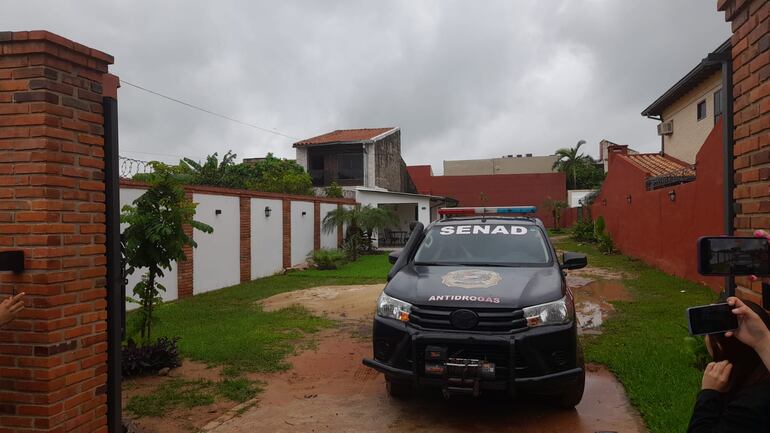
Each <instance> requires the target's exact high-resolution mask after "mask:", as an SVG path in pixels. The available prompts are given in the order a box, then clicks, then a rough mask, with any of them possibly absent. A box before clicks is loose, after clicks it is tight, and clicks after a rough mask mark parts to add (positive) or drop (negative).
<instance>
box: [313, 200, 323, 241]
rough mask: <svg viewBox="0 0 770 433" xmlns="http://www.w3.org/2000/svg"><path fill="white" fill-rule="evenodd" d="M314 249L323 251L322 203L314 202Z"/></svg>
mask: <svg viewBox="0 0 770 433" xmlns="http://www.w3.org/2000/svg"><path fill="white" fill-rule="evenodd" d="M313 249H314V250H320V249H321V202H320V201H314V202H313Z"/></svg>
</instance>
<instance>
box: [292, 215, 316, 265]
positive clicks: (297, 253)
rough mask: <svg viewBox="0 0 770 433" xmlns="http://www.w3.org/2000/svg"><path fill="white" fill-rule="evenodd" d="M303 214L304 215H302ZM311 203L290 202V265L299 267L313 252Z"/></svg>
mask: <svg viewBox="0 0 770 433" xmlns="http://www.w3.org/2000/svg"><path fill="white" fill-rule="evenodd" d="M302 212H305V215H302ZM313 226H314V222H313V203H312V202H308V201H292V202H291V265H292V266H296V265H301V264H302V263H305V262H306V261H307V256H308V254H310V253H311V252H312V251H313V231H314V227H313Z"/></svg>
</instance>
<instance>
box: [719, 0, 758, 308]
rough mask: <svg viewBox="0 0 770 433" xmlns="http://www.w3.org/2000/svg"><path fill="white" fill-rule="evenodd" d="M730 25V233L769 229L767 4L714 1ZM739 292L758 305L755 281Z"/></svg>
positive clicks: (753, 0)
mask: <svg viewBox="0 0 770 433" xmlns="http://www.w3.org/2000/svg"><path fill="white" fill-rule="evenodd" d="M717 7H718V9H719V10H721V11H724V12H725V18H726V20H727V21H730V22H731V25H732V31H733V35H732V38H731V43H732V74H733V93H732V97H733V122H734V129H733V140H734V143H735V145H734V147H733V152H734V156H735V159H734V161H733V170H734V173H733V174H734V176H733V177H734V179H735V189H734V190H733V197H734V201H735V206H734V208H735V211H736V213H735V219H734V223H735V233H736V235H751V233H752V231H753V230H755V229H760V228H761V229H765V230H767V229H769V228H770V19H768V16H770V2H767V1H765V0H719V1H718V3H717ZM737 282H738V284H739V286H743V287H750V288H751V289H752V290H745V289H742V288H741V287H739V293H740V294H741V295H742V296H744V297H748V298H750V299H752V300H754V301H757V302H758V301H760V297H759V296H758V293H760V290H761V286H760V284H759V283H753V284H752V283H750V282H749V281H748V280H747V279H745V278H743V279H737Z"/></svg>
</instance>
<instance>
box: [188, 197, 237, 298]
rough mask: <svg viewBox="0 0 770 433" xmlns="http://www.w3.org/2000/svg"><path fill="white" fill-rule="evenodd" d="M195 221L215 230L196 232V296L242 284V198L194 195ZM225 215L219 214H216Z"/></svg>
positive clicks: (194, 288)
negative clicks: (196, 205)
mask: <svg viewBox="0 0 770 433" xmlns="http://www.w3.org/2000/svg"><path fill="white" fill-rule="evenodd" d="M193 202H195V203H198V207H197V208H196V212H195V219H196V220H198V221H200V222H203V223H206V224H208V225H210V226H211V227H213V228H214V233H213V234H207V233H203V232H200V231H197V230H196V231H194V232H193V239H195V242H197V243H198V248H195V249H194V250H193V253H194V254H195V256H194V259H193V294H198V293H204V292H208V291H211V290H216V289H221V288H222V287H227V286H232V285H234V284H238V283H240V278H241V277H240V227H241V224H240V222H241V219H240V218H241V217H240V204H239V199H238V197H230V196H222V195H210V194H193ZM217 210H221V211H222V213H221V214H219V215H216V211H217Z"/></svg>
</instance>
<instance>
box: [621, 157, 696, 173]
mask: <svg viewBox="0 0 770 433" xmlns="http://www.w3.org/2000/svg"><path fill="white" fill-rule="evenodd" d="M622 156H623V157H624V158H628V159H629V160H630V161H631V162H632V163H634V164H635V165H636V166H638V167H639V168H641V169H642V170H644V171H646V172H647V175H648V176H661V175H664V174H668V173H671V172H679V174H680V175H684V174H687V175H691V176H695V170H694V169H693V168H692V166H691V165H690V164H687V163H684V162H682V161H679V160H678V159H676V158H672V157H670V156H668V155H661V154H659V153H639V154H636V155H622Z"/></svg>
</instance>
